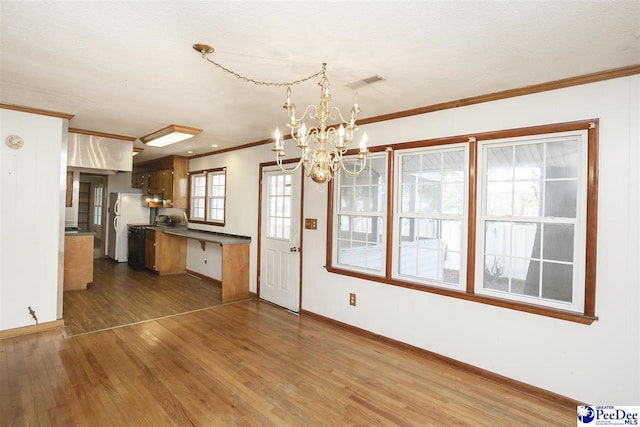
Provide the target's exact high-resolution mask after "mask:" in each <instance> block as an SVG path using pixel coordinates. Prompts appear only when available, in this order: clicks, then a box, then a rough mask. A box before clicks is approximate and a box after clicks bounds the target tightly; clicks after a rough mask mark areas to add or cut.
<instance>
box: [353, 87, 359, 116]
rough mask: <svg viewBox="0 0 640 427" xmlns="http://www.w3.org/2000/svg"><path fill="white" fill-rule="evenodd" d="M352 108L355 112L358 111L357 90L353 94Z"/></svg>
mask: <svg viewBox="0 0 640 427" xmlns="http://www.w3.org/2000/svg"><path fill="white" fill-rule="evenodd" d="M353 109H354V110H355V112H356V114H357V113H359V112H360V104H358V92H356V94H355V100H354V101H353Z"/></svg>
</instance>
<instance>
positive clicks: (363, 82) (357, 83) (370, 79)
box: [345, 75, 384, 89]
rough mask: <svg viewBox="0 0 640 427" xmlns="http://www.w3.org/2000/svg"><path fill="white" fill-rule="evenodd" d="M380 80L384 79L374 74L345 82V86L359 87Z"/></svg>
mask: <svg viewBox="0 0 640 427" xmlns="http://www.w3.org/2000/svg"><path fill="white" fill-rule="evenodd" d="M381 80H384V79H383V78H382V77H380V76H378V75H375V76H371V77H367V78H366V79H362V80H356V81H353V82H351V83H347V84H346V85H345V86H346V87H349V88H351V89H359V88H361V87H363V86H367V85H370V84H371V83H375V82H379V81H381Z"/></svg>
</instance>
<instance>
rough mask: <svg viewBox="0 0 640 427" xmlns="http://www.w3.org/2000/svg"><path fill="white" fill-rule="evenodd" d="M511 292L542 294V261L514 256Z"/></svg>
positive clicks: (536, 295) (532, 294)
mask: <svg viewBox="0 0 640 427" xmlns="http://www.w3.org/2000/svg"><path fill="white" fill-rule="evenodd" d="M511 272H512V273H511V274H512V276H511V293H514V294H520V295H529V296H534V297H538V296H540V261H533V260H530V259H529V260H527V259H518V258H513V259H512V263H511Z"/></svg>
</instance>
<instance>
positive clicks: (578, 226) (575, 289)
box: [474, 130, 588, 313]
mask: <svg viewBox="0 0 640 427" xmlns="http://www.w3.org/2000/svg"><path fill="white" fill-rule="evenodd" d="M567 137H578V138H579V139H580V143H579V147H578V153H579V154H578V156H579V158H578V174H577V176H578V182H577V185H578V194H577V206H576V219H575V221H574V220H568V219H565V218H552V217H525V216H517V217H516V216H495V215H492V216H489V215H485V214H484V212H486V199H485V197H483V194H484V190H485V188H486V186H487V174H486V150H485V147H488V146H491V147H499V146H513V145H514V143H519V142H521V143H541V142H549V141H554V140H558V139H560V140H564V139H566V138H567ZM587 169H588V132H587V131H586V130H576V131H568V132H553V133H547V134H539V135H529V136H523V137H517V138H504V139H495V140H486V141H478V171H477V173H478V176H479V177H482V178H481V179H479V180H478V181H477V182H478V188H477V203H476V209H477V210H476V259H475V272H474V274H475V280H474V282H475V290H474V292H475V293H476V294H477V295H486V296H491V297H497V298H501V299H507V300H512V301H517V302H523V303H529V304H535V305H538V306H543V307H549V308H554V309H561V310H567V311H572V312H576V313H582V312H583V311H584V300H585V279H586V278H585V264H586V257H585V253H586V234H587V232H586V226H587V221H586V220H587V218H586V216H587V209H586V206H587V184H588V181H587ZM487 221H511V222H542V223H572V224H575V233H574V249H573V267H574V268H573V286H572V301H571V303H565V302H562V301H556V300H550V299H544V298H541V297H533V296H528V295H519V294H512V293H509V292H504V291H499V290H494V289H485V288H484V287H483V279H484V256H485V253H484V230H485V223H486V222H487Z"/></svg>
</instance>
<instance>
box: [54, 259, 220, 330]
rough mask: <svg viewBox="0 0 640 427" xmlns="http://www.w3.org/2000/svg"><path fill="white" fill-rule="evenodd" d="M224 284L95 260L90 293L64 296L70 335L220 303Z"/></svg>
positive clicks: (66, 294)
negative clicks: (165, 274)
mask: <svg viewBox="0 0 640 427" xmlns="http://www.w3.org/2000/svg"><path fill="white" fill-rule="evenodd" d="M221 301H222V294H221V289H220V286H218V285H216V284H214V283H211V282H206V281H203V280H200V279H198V278H196V277H193V276H189V275H187V274H177V275H171V276H158V275H155V274H153V273H151V272H150V271H136V270H134V269H133V268H131V267H129V265H128V264H127V263H117V262H114V261H112V260H110V259H106V258H102V259H96V260H94V280H93V283H90V284H89V286H88V288H87V289H86V290H80V291H68V292H65V293H64V298H63V302H64V305H63V317H64V322H65V333H66V334H67V335H76V334H81V333H85V332H92V331H97V330H102V329H107V328H112V327H115V326H121V325H128V324H131V323H136V322H140V321H144V320H150V319H157V318H160V317H164V316H170V315H173V314H178V313H185V312H189V311H193V310H198V309H202V308H206V307H212V306H215V305H220V304H221Z"/></svg>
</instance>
